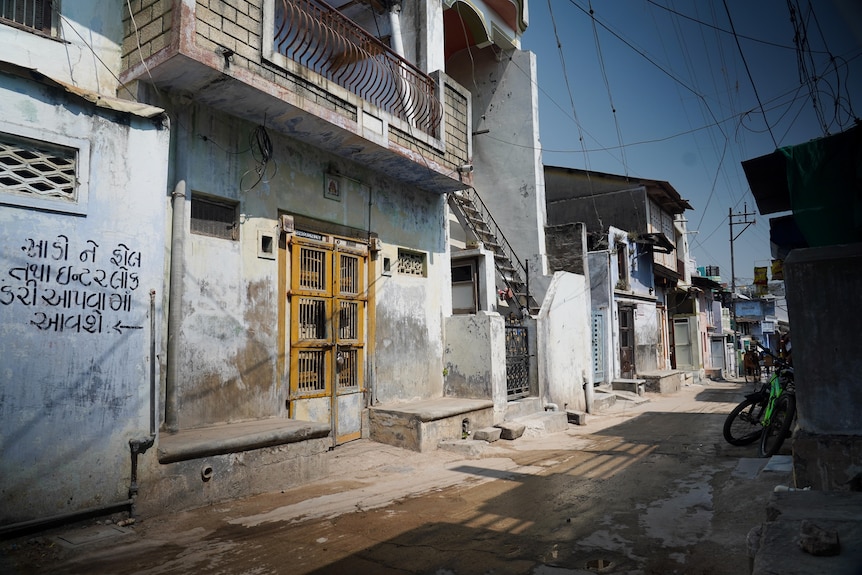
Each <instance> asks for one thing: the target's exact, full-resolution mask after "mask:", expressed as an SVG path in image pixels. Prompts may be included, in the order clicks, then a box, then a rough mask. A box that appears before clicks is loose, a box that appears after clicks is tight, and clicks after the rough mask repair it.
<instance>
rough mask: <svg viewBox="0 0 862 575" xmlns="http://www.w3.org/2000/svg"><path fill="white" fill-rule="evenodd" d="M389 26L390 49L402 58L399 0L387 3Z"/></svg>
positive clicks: (402, 41) (402, 40) (402, 44)
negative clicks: (390, 29) (390, 36)
mask: <svg viewBox="0 0 862 575" xmlns="http://www.w3.org/2000/svg"><path fill="white" fill-rule="evenodd" d="M389 26H390V27H391V28H392V49H393V50H395V53H396V54H398V55H399V56H401V57H402V58H404V39H403V38H401V2H392V3H391V4H390V5H389Z"/></svg>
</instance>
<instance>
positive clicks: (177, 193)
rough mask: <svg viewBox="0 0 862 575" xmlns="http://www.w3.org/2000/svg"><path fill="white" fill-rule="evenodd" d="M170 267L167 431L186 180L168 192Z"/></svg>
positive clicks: (174, 375)
mask: <svg viewBox="0 0 862 575" xmlns="http://www.w3.org/2000/svg"><path fill="white" fill-rule="evenodd" d="M171 207H172V210H173V214H172V216H171V224H172V225H171V269H170V283H171V287H170V292H169V295H168V350H167V364H168V365H167V373H166V375H165V427H166V428H167V430H168V431H169V432H172V433H174V432H176V431H178V430H179V418H178V414H177V407H178V406H177V403H178V401H179V400H178V397H177V380H178V379H179V378H178V371H179V370H178V366H177V363H178V357H177V356H178V354H179V335H180V323H181V319H182V315H181V313H182V298H183V251H184V250H183V247H184V243H185V242H184V240H185V238H184V236H183V231H184V225H185V207H186V182H185V180H180V181H179V182H177V185H176V187H175V188H174V191H173V193H172V194H171Z"/></svg>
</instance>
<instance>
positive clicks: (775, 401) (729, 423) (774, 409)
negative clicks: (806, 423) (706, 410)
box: [723, 347, 796, 457]
mask: <svg viewBox="0 0 862 575" xmlns="http://www.w3.org/2000/svg"><path fill="white" fill-rule="evenodd" d="M761 349H762V350H763V353H766V354H769V355H770V356H772V358H773V362H774V367H775V370H774V371H773V373H772V376H771V377H770V378H769V381H767V382H766V383H764V384H763V385H762V386H761V387H760V389H757V390H755V391H754V392H753V393H750V394H748V395H746V396H745V399H743V400H742V402H740V404H739V405H737V406H736V407H734V408H733V411H731V412H730V414H729V415H728V416H727V419H726V420H725V421H724V430H723V432H724V439H725V440H726V441H727V442H728V443H730V444H731V445H749V444H751V443H754V442H755V441H757V439H758V438H759V439H760V449H759V453H760V456H761V457H772V456H773V455H775V454H776V453H778V450H779V449H781V445H782V444H783V443H784V440H785V438H786V437H787V436H788V435H789V434H790V428H791V426H792V425H793V420H794V418H795V417H796V393H795V387H794V381H793V367H791V366H790V365H789V364H788V363H787V362H786V361H784V360H783V359H781V358H779V357H777V356H775V354H773V353H772V352H771V351H769V350H768V349H766V348H763V347H761Z"/></svg>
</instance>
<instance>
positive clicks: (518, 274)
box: [449, 188, 541, 315]
mask: <svg viewBox="0 0 862 575" xmlns="http://www.w3.org/2000/svg"><path fill="white" fill-rule="evenodd" d="M449 207H450V208H452V212H453V213H454V214H455V217H456V218H458V222H459V223H460V224H461V226H462V227H463V228H464V229H465V230H469V231H470V232H472V233H473V235H474V236H475V237H476V239H477V240H478V241H480V242H482V244H484V246H485V247H486V248H487V249H489V250H491V251H493V252H494V266H495V267H496V269H497V274H498V275H499V277H500V278H502V280H503V283H504V284H505V285H506V287H507V288H508V290H509V291H510V292H511V296H512V297H507V299H508V300H509V301H513V303H514V304H515V305H516V306H517V307H518V309H519V310H521V313H528V314H530V315H535V314H537V313H538V312H539V309H540V307H541V306H540V304H539V302H537V301H536V300H535V298H534V297H533V296H532V295H531V294H530V275H529V271H528V270H527V268H526V266H524V264H523V263H521V260H519V259H518V257H517V256H516V255H515V252H514V250H512V246H511V245H510V244H509V242H508V241H507V240H506V236H505V235H503V231H502V230H501V229H500V226H498V225H497V222H496V221H494V218H493V216H492V215H491V212H490V211H488V207H487V206H486V205H485V203H484V202H482V199H481V198H480V197H479V194H478V193H477V192H476V190H475V188H467V189H465V190H459V191H457V192H453V193H451V194H449Z"/></svg>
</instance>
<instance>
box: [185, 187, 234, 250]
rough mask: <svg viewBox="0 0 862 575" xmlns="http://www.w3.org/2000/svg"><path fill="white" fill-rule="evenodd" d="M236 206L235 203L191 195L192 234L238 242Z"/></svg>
mask: <svg viewBox="0 0 862 575" xmlns="http://www.w3.org/2000/svg"><path fill="white" fill-rule="evenodd" d="M237 206H238V205H237V204H236V203H229V202H226V201H218V200H214V199H212V198H205V197H202V196H198V195H192V217H191V231H192V233H193V234H200V235H202V236H212V237H214V238H222V239H225V240H238V239H239V221H238V215H237Z"/></svg>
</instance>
